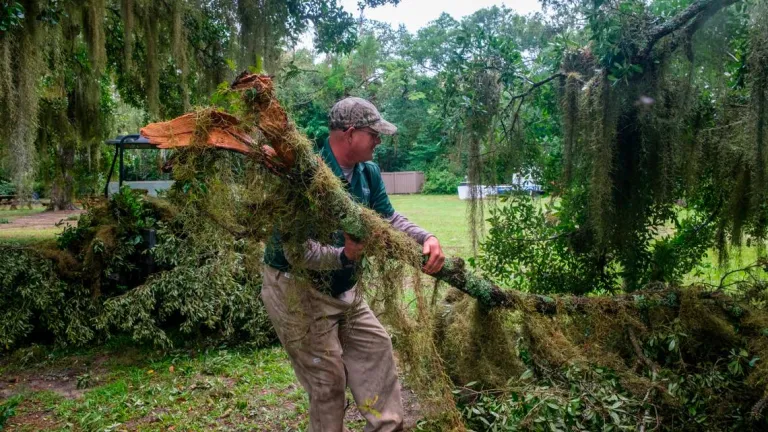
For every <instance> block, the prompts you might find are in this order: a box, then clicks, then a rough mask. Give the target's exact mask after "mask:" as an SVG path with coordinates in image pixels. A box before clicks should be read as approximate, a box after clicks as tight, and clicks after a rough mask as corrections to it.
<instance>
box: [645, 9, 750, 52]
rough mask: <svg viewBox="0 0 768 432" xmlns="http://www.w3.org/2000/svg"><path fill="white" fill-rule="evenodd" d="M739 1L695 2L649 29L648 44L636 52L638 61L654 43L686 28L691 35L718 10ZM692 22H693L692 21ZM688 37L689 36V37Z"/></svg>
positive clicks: (651, 48) (649, 50) (650, 49)
mask: <svg viewBox="0 0 768 432" xmlns="http://www.w3.org/2000/svg"><path fill="white" fill-rule="evenodd" d="M738 1H739V0H697V1H695V2H694V3H693V4H691V5H690V6H688V7H687V8H685V10H683V11H682V12H680V13H679V14H677V15H675V16H674V17H673V18H672V19H670V20H668V21H666V22H665V23H663V24H660V25H658V26H656V27H654V28H652V29H651V31H650V33H649V35H648V42H646V44H645V46H644V47H643V48H642V49H641V50H640V51H639V52H638V57H639V58H640V59H645V58H647V57H648V56H649V55H650V53H651V51H652V50H653V47H654V46H656V43H657V42H659V41H660V40H661V39H662V38H663V37H665V36H667V35H669V34H671V33H673V32H676V31H677V30H680V29H682V28H686V30H687V32H688V33H690V35H692V33H694V32H695V31H696V30H698V29H699V28H700V27H701V25H702V24H703V23H705V22H706V21H707V20H709V19H710V18H712V16H714V15H715V13H717V12H718V11H719V10H721V9H723V8H726V7H728V6H730V5H732V4H734V3H736V2H738ZM692 20H693V21H692ZM690 35H689V36H690Z"/></svg>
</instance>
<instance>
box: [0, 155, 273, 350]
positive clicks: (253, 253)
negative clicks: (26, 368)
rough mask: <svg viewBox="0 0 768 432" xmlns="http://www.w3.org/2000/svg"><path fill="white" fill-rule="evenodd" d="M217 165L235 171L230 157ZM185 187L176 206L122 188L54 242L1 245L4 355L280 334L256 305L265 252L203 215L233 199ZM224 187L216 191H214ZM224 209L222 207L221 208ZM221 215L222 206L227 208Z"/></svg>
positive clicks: (173, 197) (175, 195)
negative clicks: (124, 341) (34, 348)
mask: <svg viewBox="0 0 768 432" xmlns="http://www.w3.org/2000/svg"><path fill="white" fill-rule="evenodd" d="M213 156H216V157H215V158H214V160H209V161H208V163H209V165H210V166H211V167H212V168H214V167H219V168H222V167H224V166H226V167H227V169H226V170H225V172H230V171H231V170H230V169H229V167H230V166H231V160H228V158H227V157H226V156H227V155H213ZM197 186H198V187H195V185H193V184H191V183H189V182H183V181H182V182H179V183H177V185H176V187H175V189H174V190H173V191H171V193H170V196H169V199H168V200H161V199H155V198H151V197H148V196H145V195H144V194H142V193H141V192H136V191H131V190H130V189H128V188H124V189H123V190H122V191H120V193H119V194H116V195H115V196H113V197H112V199H110V200H108V201H100V202H94V203H91V205H90V208H89V209H88V211H87V212H86V213H84V214H83V215H82V216H81V217H80V219H79V221H78V223H77V226H75V227H68V228H66V229H65V230H64V231H63V232H62V234H61V235H59V237H58V238H57V239H56V241H50V242H44V243H40V244H33V245H28V246H0V347H4V348H5V349H6V350H9V349H13V348H15V347H18V346H21V345H24V344H29V343H49V344H54V345H57V346H63V345H85V344H93V343H100V342H103V341H105V340H106V339H108V338H109V337H112V336H115V335H125V336H127V337H129V338H131V339H133V340H134V341H136V342H137V343H146V344H151V345H155V346H158V347H163V348H169V347H171V346H172V345H173V343H174V341H189V340H198V341H200V340H204V339H216V340H221V339H225V340H227V339H229V340H241V341H242V340H247V341H249V342H252V343H254V344H256V345H266V344H269V343H272V342H273V341H274V340H275V339H276V338H275V335H274V331H273V329H272V327H271V324H270V323H269V319H268V317H267V315H266V311H265V310H264V308H263V305H262V304H261V302H260V300H259V293H260V290H261V278H260V266H261V262H260V257H261V250H262V247H261V245H260V244H258V243H256V242H252V241H248V240H247V239H242V238H236V237H235V236H233V235H232V234H230V233H229V232H227V231H226V230H224V229H222V228H221V227H220V226H219V225H217V224H215V223H212V222H211V221H210V219H209V218H207V217H205V216H204V214H205V213H206V212H207V210H206V209H207V208H208V206H211V205H212V201H216V200H226V199H230V201H229V202H231V203H233V204H231V205H230V206H229V207H228V208H227V210H228V211H232V209H233V206H235V205H236V202H237V201H236V200H235V199H233V197H232V196H231V194H228V195H227V194H225V195H221V193H220V192H221V190H217V192H219V194H218V195H215V198H214V195H213V194H211V193H209V190H210V189H209V188H202V189H201V188H200V187H199V185H197ZM211 187H215V184H211ZM217 207H218V201H217ZM219 208H220V207H219Z"/></svg>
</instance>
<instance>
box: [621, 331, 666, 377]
mask: <svg viewBox="0 0 768 432" xmlns="http://www.w3.org/2000/svg"><path fill="white" fill-rule="evenodd" d="M627 334H628V335H629V341H630V342H631V343H632V348H633V349H634V350H635V355H637V357H638V358H639V359H640V360H642V361H643V363H645V365H646V366H648V368H649V369H651V372H652V373H653V379H654V380H655V379H656V373H657V371H658V370H659V366H658V365H656V363H654V362H653V361H652V360H651V359H649V358H648V357H646V356H645V354H643V349H642V348H641V347H640V343H639V342H638V341H637V336H635V331H634V330H633V329H632V327H629V326H627Z"/></svg>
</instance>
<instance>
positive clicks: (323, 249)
mask: <svg viewBox="0 0 768 432" xmlns="http://www.w3.org/2000/svg"><path fill="white" fill-rule="evenodd" d="M362 252H363V244H362V243H357V242H355V241H354V240H352V239H351V238H350V237H349V236H348V235H347V234H346V233H345V234H344V247H335V246H330V245H324V244H321V243H320V242H318V241H316V240H307V241H306V242H305V243H304V256H303V257H302V259H301V262H300V263H297V262H296V260H293V259H291V258H289V256H288V255H286V256H285V259H286V260H288V263H289V264H290V265H291V266H296V265H297V264H300V267H301V268H305V269H307V270H339V269H342V268H345V267H348V266H351V265H354V264H353V263H354V261H358V260H359V259H360V256H361V254H362Z"/></svg>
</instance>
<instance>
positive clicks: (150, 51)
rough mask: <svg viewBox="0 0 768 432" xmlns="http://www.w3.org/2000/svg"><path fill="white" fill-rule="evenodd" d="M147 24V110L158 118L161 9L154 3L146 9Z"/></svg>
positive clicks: (145, 39) (145, 36)
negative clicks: (158, 47) (159, 14)
mask: <svg viewBox="0 0 768 432" xmlns="http://www.w3.org/2000/svg"><path fill="white" fill-rule="evenodd" d="M145 13H146V25H145V30H144V42H145V43H146V48H147V64H146V80H145V86H146V89H147V111H149V114H150V115H151V116H152V117H153V118H155V119H157V118H159V117H160V55H159V52H158V49H157V45H158V43H159V38H160V31H159V28H160V23H159V19H160V17H159V16H158V13H159V11H158V10H157V9H156V6H154V4H153V3H150V5H148V6H147V7H146V9H145Z"/></svg>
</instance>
